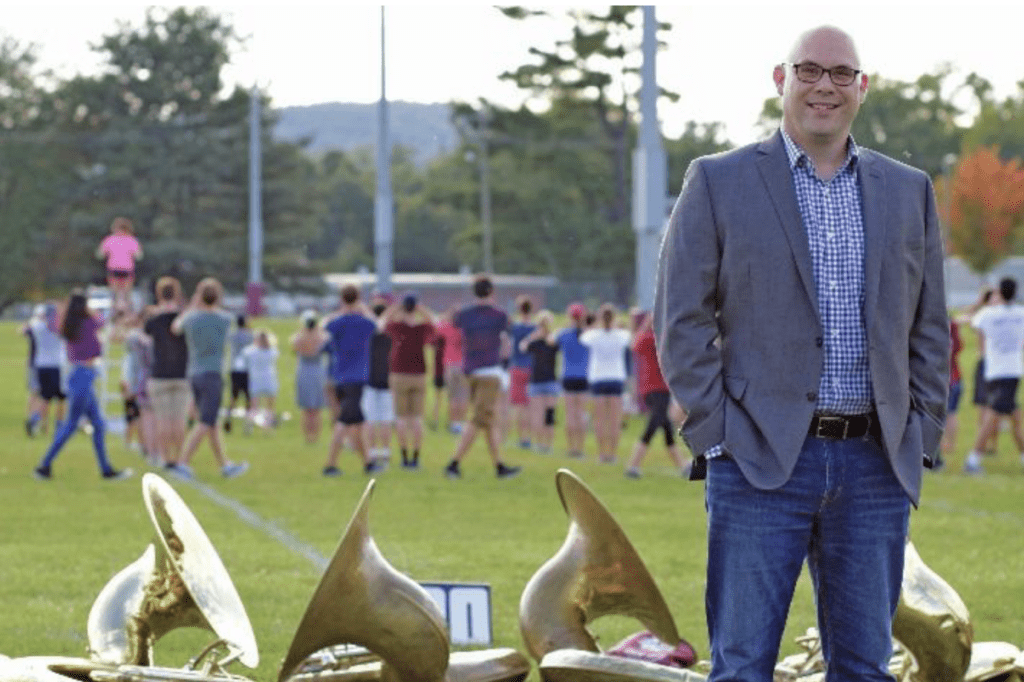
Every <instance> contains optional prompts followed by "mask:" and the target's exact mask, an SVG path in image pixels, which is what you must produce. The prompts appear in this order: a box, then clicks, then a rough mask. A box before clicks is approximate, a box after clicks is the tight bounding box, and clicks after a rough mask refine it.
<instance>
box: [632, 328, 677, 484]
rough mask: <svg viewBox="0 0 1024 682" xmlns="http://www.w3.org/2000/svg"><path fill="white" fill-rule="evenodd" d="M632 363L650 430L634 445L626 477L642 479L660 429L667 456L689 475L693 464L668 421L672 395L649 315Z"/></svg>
mask: <svg viewBox="0 0 1024 682" xmlns="http://www.w3.org/2000/svg"><path fill="white" fill-rule="evenodd" d="M633 362H634V367H635V371H636V392H637V397H638V399H640V397H641V396H642V400H643V402H644V404H645V405H646V406H647V415H648V416H647V427H646V428H645V429H644V432H643V434H642V435H641V436H640V440H639V441H637V443H636V445H635V446H633V455H632V457H630V458H629V463H628V464H627V465H626V478H640V464H641V463H642V462H643V460H644V457H645V456H646V455H647V446H648V445H650V443H651V439H652V438H653V437H654V434H655V433H657V431H658V429H662V430H664V432H665V447H666V448H667V449H668V456H669V458H671V459H672V462H673V463H674V464H675V465H676V468H677V469H679V473H680V474H681V475H682V476H689V474H690V467H691V464H692V463H688V462H685V461H684V460H683V457H682V455H681V454H680V453H679V447H678V446H677V445H676V443H675V434H674V433H673V432H672V431H673V426H672V421H671V419H669V414H668V413H669V406H670V405H671V403H672V397H671V393H669V390H668V385H667V384H666V383H665V378H664V377H663V376H662V375H661V368H660V367H659V366H658V353H657V350H656V348H655V345H654V331H653V330H652V328H651V315H650V313H642V317H641V319H640V320H639V325H638V327H637V331H636V334H635V335H634V336H633Z"/></svg>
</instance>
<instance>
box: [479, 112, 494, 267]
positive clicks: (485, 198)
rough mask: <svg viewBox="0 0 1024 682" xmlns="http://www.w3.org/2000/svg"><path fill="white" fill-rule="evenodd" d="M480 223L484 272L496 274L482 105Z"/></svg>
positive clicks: (485, 115) (488, 161)
mask: <svg viewBox="0 0 1024 682" xmlns="http://www.w3.org/2000/svg"><path fill="white" fill-rule="evenodd" d="M479 115H480V127H479V134H478V136H477V139H478V140H479V144H480V160H479V161H480V223H481V228H482V230H483V238H484V243H483V251H484V272H488V273H491V274H493V273H494V236H493V234H492V232H491V161H490V158H489V155H488V150H487V106H486V105H485V104H483V103H481V105H480V114H479Z"/></svg>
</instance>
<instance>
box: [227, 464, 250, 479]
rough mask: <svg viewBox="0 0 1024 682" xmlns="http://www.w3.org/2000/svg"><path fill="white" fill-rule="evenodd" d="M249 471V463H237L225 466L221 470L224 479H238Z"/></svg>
mask: <svg viewBox="0 0 1024 682" xmlns="http://www.w3.org/2000/svg"><path fill="white" fill-rule="evenodd" d="M248 470H249V463H248V462H236V463H234V464H225V465H224V468H223V469H221V470H220V475H221V476H223V477H224V478H238V477H239V476H241V475H242V474H244V473H245V472H246V471H248Z"/></svg>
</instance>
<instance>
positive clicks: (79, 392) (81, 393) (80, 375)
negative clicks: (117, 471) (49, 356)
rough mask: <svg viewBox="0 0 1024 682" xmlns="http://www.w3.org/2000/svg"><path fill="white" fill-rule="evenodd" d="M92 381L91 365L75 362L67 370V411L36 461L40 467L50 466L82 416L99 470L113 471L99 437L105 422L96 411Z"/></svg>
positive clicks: (94, 371)
mask: <svg viewBox="0 0 1024 682" xmlns="http://www.w3.org/2000/svg"><path fill="white" fill-rule="evenodd" d="M95 380H96V370H95V369H93V368H91V367H85V366H82V365H76V366H75V367H74V369H72V370H71V376H69V377H68V414H67V417H66V418H65V420H64V423H63V424H61V427H60V428H59V429H58V430H57V431H56V433H54V434H53V442H52V443H51V444H50V448H49V449H48V450H47V451H46V457H44V458H43V461H42V462H41V463H40V466H41V467H42V468H44V469H49V468H50V466H51V465H52V464H53V460H55V459H57V455H58V454H59V453H60V450H61V448H63V447H64V444H65V443H67V442H68V440H70V439H71V436H73V435H75V431H76V430H78V422H79V420H81V418H82V417H83V416H85V417H88V419H89V422H90V423H91V424H92V444H93V448H94V449H95V450H96V462H97V463H98V464H99V466H100V472H101V473H104V474H108V473H110V472H111V471H113V467H111V466H110V462H109V461H107V445H106V441H105V440H104V438H103V436H104V434H105V433H106V423H105V422H104V421H103V413H102V412H100V405H99V401H98V400H96V392H95V391H94V390H93V387H92V385H93V382H94V381H95Z"/></svg>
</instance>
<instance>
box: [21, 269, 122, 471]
mask: <svg viewBox="0 0 1024 682" xmlns="http://www.w3.org/2000/svg"><path fill="white" fill-rule="evenodd" d="M57 320H59V321H56V320H55V323H54V331H59V333H60V335H61V336H62V337H64V339H65V340H66V341H67V354H68V361H69V362H70V363H71V374H70V375H69V376H68V391H67V392H68V403H69V406H68V415H67V419H65V420H64V422H63V424H62V425H61V427H60V428H59V429H57V431H56V433H54V435H53V442H52V443H51V444H50V447H49V449H48V450H47V451H46V455H45V456H44V457H43V459H42V461H41V462H39V465H38V466H36V468H35V471H34V474H35V477H36V478H37V479H39V480H41V481H48V480H50V479H51V478H52V477H53V461H54V460H55V459H57V455H59V454H60V451H61V449H62V448H63V447H64V445H65V444H66V443H67V442H68V440H70V439H71V436H73V435H74V433H75V431H76V430H77V429H78V422H79V421H80V420H81V418H82V417H83V416H84V417H86V418H87V419H88V420H89V423H90V424H92V444H93V448H94V449H95V451H96V463H97V464H99V467H100V474H101V475H102V476H103V478H105V479H107V480H113V481H122V480H124V479H126V478H129V477H130V476H131V475H132V470H131V469H122V470H117V469H115V468H114V467H113V466H112V465H111V464H110V461H109V460H108V459H107V446H106V442H105V440H104V436H105V435H106V424H105V422H104V420H103V413H102V412H101V411H100V404H99V401H98V400H97V399H96V391H95V389H94V388H93V384H94V383H95V381H96V374H97V372H96V367H95V365H96V362H97V361H98V358H99V357H100V355H101V354H102V347H101V345H100V338H99V330H100V328H101V327H102V326H103V323H102V321H100V319H99V317H97V316H96V315H95V314H93V313H92V311H90V310H89V306H88V302H87V300H86V298H85V294H84V293H83V292H82V291H81V290H78V289H76V290H75V291H73V292H72V293H71V296H70V297H69V299H68V302H67V306H66V307H65V310H64V312H63V314H62V315H58V317H57Z"/></svg>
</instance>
